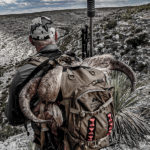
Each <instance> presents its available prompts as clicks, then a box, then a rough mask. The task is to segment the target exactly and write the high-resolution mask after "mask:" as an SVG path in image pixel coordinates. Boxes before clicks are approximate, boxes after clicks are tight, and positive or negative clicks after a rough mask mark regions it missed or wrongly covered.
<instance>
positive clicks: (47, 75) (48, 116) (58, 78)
mask: <svg viewBox="0 0 150 150" xmlns="http://www.w3.org/2000/svg"><path fill="white" fill-rule="evenodd" d="M51 24H52V21H51V20H50V19H49V18H47V17H38V18H36V19H34V20H33V24H32V25H31V34H30V37H29V39H30V42H31V43H32V44H33V45H34V46H35V47H36V50H37V52H38V54H37V56H36V57H34V58H33V59H31V60H30V62H29V64H27V65H25V66H23V67H21V69H19V72H18V73H17V75H16V76H15V78H14V80H13V82H12V85H11V87H10V95H9V104H8V120H9V122H10V124H12V125H18V124H21V123H24V124H26V120H31V124H32V128H33V130H34V133H35V134H34V135H35V139H34V142H35V143H36V147H38V145H39V149H41V150H99V149H101V148H103V147H107V146H109V145H110V143H109V137H110V134H111V131H112V129H113V124H114V111H113V110H114V108H113V87H112V86H111V85H110V82H109V75H110V71H111V70H118V71H121V72H123V73H124V74H126V75H127V76H128V78H129V79H130V81H131V90H134V87H135V75H134V72H133V71H132V69H131V68H130V67H129V66H128V65H126V64H124V63H122V62H120V61H118V60H116V59H115V58H114V57H113V56H111V55H108V54H105V55H97V56H93V57H90V58H86V59H84V60H81V59H79V58H78V57H76V56H73V55H71V54H70V55H65V54H64V55H62V54H61V52H60V51H59V50H58V49H57V46H56V41H57V32H56V30H55V29H54V28H52V27H51ZM46 57H48V58H49V59H47V58H46ZM47 60H48V61H47ZM31 64H32V65H31ZM18 93H20V94H18ZM18 98H19V100H16V99H18ZM14 106H15V107H14ZM17 106H18V107H17ZM18 108H19V109H18ZM17 110H18V111H17ZM20 116H22V117H20ZM24 116H25V117H24ZM16 118H18V119H16ZM26 118H27V119H26ZM14 120H15V121H14ZM19 121H20V122H19Z"/></svg>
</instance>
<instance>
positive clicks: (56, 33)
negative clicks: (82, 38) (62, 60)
mask: <svg viewBox="0 0 150 150" xmlns="http://www.w3.org/2000/svg"><path fill="white" fill-rule="evenodd" d="M57 40H58V32H57V31H55V41H56V42H57Z"/></svg>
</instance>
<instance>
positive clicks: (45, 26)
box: [6, 16, 61, 126]
mask: <svg viewBox="0 0 150 150" xmlns="http://www.w3.org/2000/svg"><path fill="white" fill-rule="evenodd" d="M57 37H58V33H57V31H56V30H55V28H53V27H52V21H51V19H50V18H48V17H45V16H42V17H37V18H35V19H33V20H32V24H31V28H30V36H29V41H30V42H31V44H32V45H33V46H35V48H36V51H37V54H36V55H35V56H33V58H31V59H29V61H28V63H27V64H25V65H24V66H22V67H20V68H19V69H18V72H17V73H16V74H15V76H14V79H13V80H12V83H11V85H10V89H9V100H8V106H7V109H6V116H7V119H8V122H9V124H10V125H13V126H17V125H22V124H26V121H27V119H26V118H25V116H24V115H23V113H22V111H21V110H20V106H19V100H18V99H19V93H20V91H21V90H22V88H23V86H24V85H25V84H26V83H27V82H28V81H29V80H30V78H32V77H33V75H35V74H36V73H38V74H39V75H40V73H39V70H42V69H43V67H42V66H41V67H39V68H38V69H39V70H38V69H36V68H37V66H39V65H40V64H41V63H42V62H44V61H45V60H46V59H50V60H52V59H55V58H58V57H59V56H60V55H61V51H59V50H58V48H57V45H56V42H57ZM43 72H44V71H43ZM36 98H37V97H35V101H34V100H33V102H36V101H37V99H36ZM33 105H35V104H34V103H33V104H31V107H34V106H33ZM32 126H33V124H32Z"/></svg>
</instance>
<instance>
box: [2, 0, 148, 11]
mask: <svg viewBox="0 0 150 150" xmlns="http://www.w3.org/2000/svg"><path fill="white" fill-rule="evenodd" d="M86 2H87V0H0V14H13V13H31V12H37V11H48V10H49V11H50V10H59V9H71V8H85V7H86ZM146 3H150V0H96V7H117V6H126V5H139V4H146Z"/></svg>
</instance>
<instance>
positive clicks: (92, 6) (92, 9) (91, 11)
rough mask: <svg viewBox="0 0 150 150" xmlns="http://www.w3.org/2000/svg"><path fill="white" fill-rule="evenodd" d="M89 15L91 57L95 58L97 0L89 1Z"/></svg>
mask: <svg viewBox="0 0 150 150" xmlns="http://www.w3.org/2000/svg"><path fill="white" fill-rule="evenodd" d="M87 14H88V17H90V57H92V56H93V17H94V16H95V0H87Z"/></svg>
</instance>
